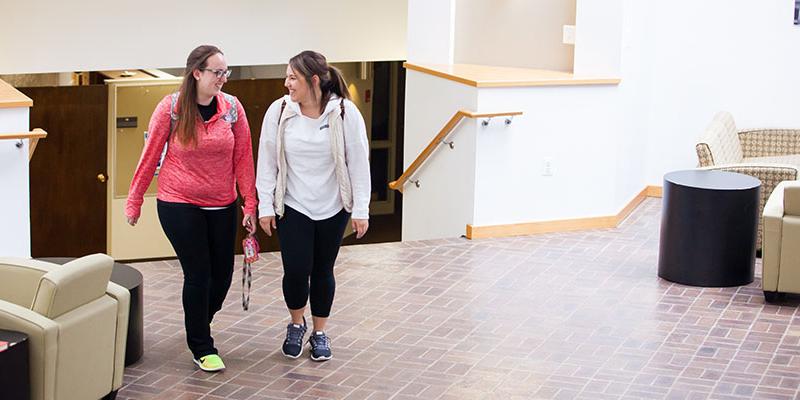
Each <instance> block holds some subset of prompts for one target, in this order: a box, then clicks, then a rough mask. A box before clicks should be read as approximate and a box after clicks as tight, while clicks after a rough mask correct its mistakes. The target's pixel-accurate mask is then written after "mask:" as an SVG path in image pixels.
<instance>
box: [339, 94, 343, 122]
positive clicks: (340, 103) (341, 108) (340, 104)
mask: <svg viewBox="0 0 800 400" xmlns="http://www.w3.org/2000/svg"><path fill="white" fill-rule="evenodd" d="M339 109H340V110H342V121H344V98H342V100H341V101H339Z"/></svg>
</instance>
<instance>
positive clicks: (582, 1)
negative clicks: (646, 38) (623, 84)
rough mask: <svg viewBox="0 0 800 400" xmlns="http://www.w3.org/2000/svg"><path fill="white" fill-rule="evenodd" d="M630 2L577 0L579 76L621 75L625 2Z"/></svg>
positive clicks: (576, 42)
mask: <svg viewBox="0 0 800 400" xmlns="http://www.w3.org/2000/svg"><path fill="white" fill-rule="evenodd" d="M626 2H627V3H631V2H630V1H629V0H604V1H597V0H577V10H576V15H575V65H574V69H573V72H574V73H575V75H578V76H618V75H619V73H620V62H621V55H620V50H621V44H622V31H623V14H624V11H623V10H624V7H623V3H626ZM639 2H640V3H649V2H647V1H645V2H642V1H641V0H640V1H639Z"/></svg>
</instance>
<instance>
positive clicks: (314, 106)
mask: <svg viewBox="0 0 800 400" xmlns="http://www.w3.org/2000/svg"><path fill="white" fill-rule="evenodd" d="M284 84H285V86H286V88H287V89H289V94H288V95H286V96H284V97H283V98H280V99H278V100H276V101H275V102H273V103H272V105H271V106H270V107H269V109H268V110H267V113H266V115H265V116H264V123H263V125H262V127H261V139H260V142H259V143H260V145H259V150H258V167H257V177H256V188H257V189H258V196H259V199H260V203H259V217H260V218H259V224H260V225H261V228H262V229H264V231H265V232H266V233H267V235H270V236H272V230H276V231H277V233H278V239H279V242H280V246H281V258H282V260H283V296H284V300H285V301H286V306H287V308H288V309H289V314H290V315H291V322H290V323H289V324H288V326H287V328H286V340H285V341H284V343H283V347H282V351H283V354H284V355H285V356H287V357H290V358H298V357H299V356H300V355H301V354H302V347H303V338H304V335H305V333H306V322H305V317H304V313H305V308H306V302H307V301H309V299H310V301H309V302H310V304H311V317H312V322H313V332H312V333H311V335H310V337H309V339H308V342H309V344H310V346H311V359H312V360H314V361H325V360H329V359H330V358H331V349H330V339H329V338H328V336H327V335H326V334H325V324H326V322H327V320H328V317H329V315H330V310H331V305H332V304H333V297H334V291H335V286H336V282H335V280H334V276H333V266H334V263H335V262H336V256H337V254H338V253H339V247H340V246H341V243H342V235H343V234H344V229H345V227H346V225H347V222H348V220H350V219H351V217H352V226H353V230H354V231H355V232H356V237H357V238H361V237H362V236H364V234H365V233H366V232H367V228H368V227H369V222H368V221H369V199H370V192H371V183H370V174H369V144H368V140H367V133H366V128H365V125H364V118H363V117H362V116H361V113H360V112H359V111H358V108H356V106H355V105H354V104H353V102H351V101H350V100H349V98H350V94H349V92H348V91H347V84H346V83H345V81H344V78H343V77H342V74H341V72H340V71H339V70H338V69H337V68H335V67H332V66H330V65H328V63H327V61H326V59H325V56H323V55H322V54H319V53H317V52H313V51H304V52H302V53H300V54H298V55H296V56H294V57H292V59H291V60H289V65H288V66H287V68H286V81H285V83H284ZM309 282H310V283H309Z"/></svg>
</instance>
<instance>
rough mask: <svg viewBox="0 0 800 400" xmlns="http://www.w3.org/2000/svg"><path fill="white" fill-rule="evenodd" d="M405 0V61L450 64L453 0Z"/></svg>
mask: <svg viewBox="0 0 800 400" xmlns="http://www.w3.org/2000/svg"><path fill="white" fill-rule="evenodd" d="M407 1H408V26H409V29H408V60H410V61H412V62H415V63H426V64H452V63H453V51H454V48H453V35H454V34H455V15H456V0H407Z"/></svg>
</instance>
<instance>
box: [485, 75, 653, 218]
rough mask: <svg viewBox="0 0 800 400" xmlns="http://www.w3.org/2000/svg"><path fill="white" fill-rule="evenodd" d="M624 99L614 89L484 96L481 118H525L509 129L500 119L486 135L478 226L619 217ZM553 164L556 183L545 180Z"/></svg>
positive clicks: (526, 91)
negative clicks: (511, 114) (497, 114)
mask: <svg viewBox="0 0 800 400" xmlns="http://www.w3.org/2000/svg"><path fill="white" fill-rule="evenodd" d="M619 97H620V93H619V90H618V88H617V87H616V86H613V85H611V86H561V87H527V88H524V87H523V88H496V89H481V90H480V91H479V94H478V104H479V106H480V109H481V111H487V112H490V111H522V112H523V115H521V116H518V117H515V118H514V120H513V123H512V124H511V125H509V126H508V127H506V126H505V125H504V124H503V119H502V118H499V119H494V120H492V122H491V124H490V126H488V127H487V128H486V129H484V130H481V131H479V133H478V143H477V149H478V150H477V157H476V161H475V162H476V169H477V177H476V187H475V220H474V222H473V224H475V225H478V226H481V225H502V224H513V223H522V222H533V221H547V220H560V219H571V218H586V217H596V216H608V215H614V214H616V213H617V212H619V208H620V207H621V206H622V205H618V203H617V202H616V197H617V191H616V176H617V174H616V173H617V170H616V168H617V160H618V158H619V157H620V156H623V155H622V154H619V147H618V145H617V142H618V140H619V138H620V135H621V126H620V116H619V104H620V100H619ZM545 159H550V160H552V170H553V175H552V176H543V175H542V173H543V165H544V160H545ZM641 189H642V187H641V186H640V187H639V188H638V190H639V191H640V190H641ZM628 194H629V193H623V195H622V196H620V197H626V196H627V195H628ZM630 197H632V194H630ZM629 200H630V198H628V199H626V201H629Z"/></svg>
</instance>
